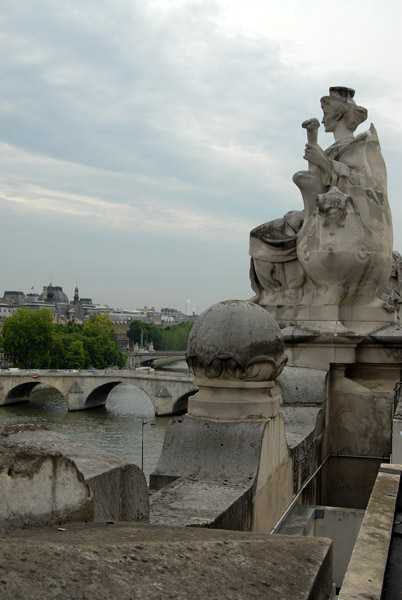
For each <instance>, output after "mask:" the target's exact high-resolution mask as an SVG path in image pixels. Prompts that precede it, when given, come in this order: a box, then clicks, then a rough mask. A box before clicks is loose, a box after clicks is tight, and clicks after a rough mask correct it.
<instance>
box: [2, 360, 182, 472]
mask: <svg viewBox="0 0 402 600" xmlns="http://www.w3.org/2000/svg"><path fill="white" fill-rule="evenodd" d="M186 366H187V365H186V364H185V363H183V362H181V363H177V369H178V370H181V369H183V367H186ZM169 370H171V371H173V370H175V367H174V366H171V365H169ZM170 419H171V417H156V416H155V414H154V410H153V405H152V402H151V400H150V399H149V398H148V396H147V395H146V394H145V392H143V391H142V390H140V389H139V388H137V387H135V386H133V385H131V384H129V383H127V384H126V383H121V384H119V385H118V386H117V387H115V388H114V389H113V390H112V391H111V392H110V394H109V396H108V398H107V401H106V406H104V407H99V408H93V409H90V410H85V411H77V412H68V410H67V404H66V400H65V398H64V397H63V396H62V395H61V394H59V392H57V391H56V390H54V389H52V388H47V389H36V390H34V391H33V392H32V394H31V397H30V401H29V402H24V403H22V404H12V405H8V406H2V407H0V425H1V426H4V425H11V424H16V423H19V424H23V423H33V424H35V425H42V426H45V427H47V428H48V429H52V430H53V431H56V432H57V433H62V434H63V435H68V436H71V437H73V438H76V439H78V440H81V441H83V442H87V443H88V444H93V445H94V446H97V447H98V448H101V449H102V450H106V451H107V452H111V453H113V454H116V455H117V456H120V457H121V458H125V459H126V460H129V461H130V462H133V463H135V464H136V465H138V466H139V467H141V464H142V462H143V465H144V473H145V475H146V477H147V479H149V474H150V473H151V472H152V471H153V470H154V469H155V467H156V465H157V463H158V459H159V456H160V453H161V450H162V445H163V438H164V435H165V428H166V425H167V424H168V422H169V420H170ZM142 449H143V450H142Z"/></svg>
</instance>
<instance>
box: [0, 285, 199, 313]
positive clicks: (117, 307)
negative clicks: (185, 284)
mask: <svg viewBox="0 0 402 600" xmlns="http://www.w3.org/2000/svg"><path fill="white" fill-rule="evenodd" d="M45 287H54V288H56V287H58V288H61V290H62V291H63V292H64V293H65V294H66V296H67V298H68V300H69V302H72V301H73V300H72V299H71V298H73V297H74V293H75V289H76V288H78V291H79V286H75V288H74V292H73V294H72V296H71V297H70V296H69V294H67V292H66V291H65V289H64V286H62V285H58V284H56V285H55V284H53V283H49V284H48V286H42V288H41V292H40V293H38V292H36V291H35V288H34V287H31V288H30V290H29V291H28V292H25V291H24V290H23V289H20V290H11V289H5V290H4V291H3V296H2V298H4V296H5V295H6V294H7V293H23V294H24V296H25V297H27V296H29V295H30V294H32V295H37V296H40V295H41V294H42V293H43V288H45ZM32 290H33V291H32ZM79 298H80V299H81V298H89V299H90V300H91V301H92V302H93V304H94V305H95V306H100V307H105V308H110V309H111V310H115V311H119V310H127V311H137V310H138V311H141V310H143V309H144V308H147V309H150V308H152V307H153V308H154V309H155V312H161V311H162V310H163V309H167V308H169V309H170V308H172V309H174V310H180V312H182V313H183V314H185V315H187V313H186V306H187V303H188V302H190V303H191V304H192V305H194V306H195V308H196V307H197V305H196V304H195V303H194V302H192V301H191V300H189V299H188V298H187V297H186V300H185V301H184V309H181V308H177V307H174V306H168V305H167V304H164V305H162V304H161V305H160V308H159V310H158V309H157V306H159V305H158V304H155V303H154V302H153V303H150V304H144V306H143V307H138V306H136V307H135V308H133V307H131V308H128V307H127V306H124V307H123V306H110V304H107V303H106V302H96V301H94V299H93V298H92V297H91V296H81V295H79ZM194 314H199V313H194Z"/></svg>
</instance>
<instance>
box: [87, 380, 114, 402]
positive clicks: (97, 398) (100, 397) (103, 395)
mask: <svg viewBox="0 0 402 600" xmlns="http://www.w3.org/2000/svg"><path fill="white" fill-rule="evenodd" d="M120 383H121V381H109V382H108V383H103V384H101V385H99V386H98V387H96V388H95V389H94V390H92V392H90V393H89V394H88V396H87V397H86V399H85V404H84V408H93V407H94V406H104V405H105V404H106V401H107V397H108V396H109V394H110V392H111V391H112V390H113V389H114V388H115V387H116V386H118V385H119V384H120Z"/></svg>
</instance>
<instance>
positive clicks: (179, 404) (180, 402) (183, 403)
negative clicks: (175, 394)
mask: <svg viewBox="0 0 402 600" xmlns="http://www.w3.org/2000/svg"><path fill="white" fill-rule="evenodd" d="M197 392H198V388H197V387H195V388H194V389H193V390H190V391H188V392H186V393H185V394H183V395H182V396H180V397H179V398H177V400H176V401H175V402H174V403H173V407H172V412H173V414H175V415H176V414H178V413H184V412H187V409H188V399H189V398H190V396H194V394H196V393H197Z"/></svg>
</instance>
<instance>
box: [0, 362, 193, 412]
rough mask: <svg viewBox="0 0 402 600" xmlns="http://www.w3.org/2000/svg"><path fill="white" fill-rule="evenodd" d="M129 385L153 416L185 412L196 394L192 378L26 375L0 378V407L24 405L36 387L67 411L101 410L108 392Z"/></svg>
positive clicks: (112, 374) (106, 373) (115, 373)
mask: <svg viewBox="0 0 402 600" xmlns="http://www.w3.org/2000/svg"><path fill="white" fill-rule="evenodd" d="M120 383H130V384H132V385H135V386H136V387H138V388H140V389H141V390H143V391H144V392H145V393H146V394H147V395H148V396H149V398H150V399H151V401H152V404H153V405H154V409H155V414H156V415H171V414H176V413H178V412H182V411H184V410H185V409H186V408H187V400H188V397H189V396H191V395H192V394H195V393H196V392H197V391H198V388H197V386H196V385H195V384H194V382H193V379H192V377H189V376H187V375H182V374H172V373H166V374H161V375H159V374H156V373H146V372H143V371H140V372H136V371H117V370H116V371H109V370H107V371H97V372H95V373H88V372H87V371H85V372H77V373H75V372H64V371H61V372H48V371H41V372H39V373H38V374H36V373H34V374H32V373H29V372H27V371H18V372H12V373H10V372H5V373H1V374H0V406H2V405H6V404H15V403H18V402H26V401H28V400H29V396H30V394H31V392H32V390H33V389H34V388H35V387H37V386H38V385H40V384H45V385H46V386H48V387H53V388H55V389H56V390H58V391H59V392H60V393H61V394H63V396H64V397H65V399H66V402H67V406H68V410H86V409H88V408H94V407H96V406H104V405H105V404H106V400H107V397H108V395H109V393H110V392H111V390H112V389H113V388H115V387H116V386H117V385H119V384H120Z"/></svg>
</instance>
